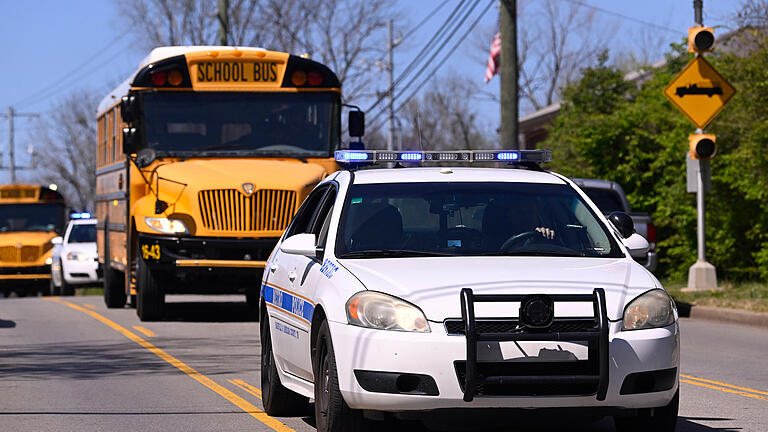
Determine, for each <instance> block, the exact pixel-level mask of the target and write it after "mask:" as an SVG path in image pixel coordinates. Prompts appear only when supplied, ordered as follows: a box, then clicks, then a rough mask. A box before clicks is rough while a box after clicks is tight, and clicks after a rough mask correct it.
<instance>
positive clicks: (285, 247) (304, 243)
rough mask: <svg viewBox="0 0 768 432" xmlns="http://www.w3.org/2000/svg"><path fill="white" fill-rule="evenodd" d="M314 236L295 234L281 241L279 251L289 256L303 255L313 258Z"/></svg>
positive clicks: (315, 254) (314, 252)
mask: <svg viewBox="0 0 768 432" xmlns="http://www.w3.org/2000/svg"><path fill="white" fill-rule="evenodd" d="M315 241H316V240H315V235H314V234H295V235H292V236H290V237H288V238H287V239H285V240H283V242H282V243H281V244H280V251H281V252H283V253H287V254H291V255H304V256H306V257H310V258H314V257H316V256H317V246H315Z"/></svg>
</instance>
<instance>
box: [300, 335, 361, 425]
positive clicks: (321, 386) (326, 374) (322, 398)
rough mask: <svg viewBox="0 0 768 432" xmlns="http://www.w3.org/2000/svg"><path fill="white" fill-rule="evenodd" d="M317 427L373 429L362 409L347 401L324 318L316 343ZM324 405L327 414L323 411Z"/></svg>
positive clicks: (314, 361)
mask: <svg viewBox="0 0 768 432" xmlns="http://www.w3.org/2000/svg"><path fill="white" fill-rule="evenodd" d="M315 348H316V349H315V353H316V356H315V358H314V359H313V364H314V372H315V374H314V375H315V427H316V428H317V432H353V431H366V430H369V429H370V426H369V421H368V420H366V419H365V418H364V417H363V412H362V411H360V410H354V409H351V408H350V407H349V405H347V403H346V402H344V398H343V397H342V395H341V391H340V390H339V373H338V369H336V356H335V353H334V351H333V342H332V341H331V331H330V329H329V327H328V322H327V321H323V323H322V324H321V325H320V331H319V332H318V335H317V342H316V344H315ZM323 408H326V414H325V415H323V412H322V411H323Z"/></svg>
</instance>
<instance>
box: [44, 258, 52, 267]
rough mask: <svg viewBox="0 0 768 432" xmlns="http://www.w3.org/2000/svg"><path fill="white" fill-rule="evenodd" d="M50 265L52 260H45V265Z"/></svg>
mask: <svg viewBox="0 0 768 432" xmlns="http://www.w3.org/2000/svg"><path fill="white" fill-rule="evenodd" d="M51 264H53V258H51V257H48V258H46V259H45V265H51Z"/></svg>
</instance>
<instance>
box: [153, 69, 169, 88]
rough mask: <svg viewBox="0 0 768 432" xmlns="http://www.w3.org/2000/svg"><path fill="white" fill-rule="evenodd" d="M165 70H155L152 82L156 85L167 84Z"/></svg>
mask: <svg viewBox="0 0 768 432" xmlns="http://www.w3.org/2000/svg"><path fill="white" fill-rule="evenodd" d="M165 78H166V76H165V71H161V70H159V71H155V72H152V84H154V85H156V86H161V85H164V84H165Z"/></svg>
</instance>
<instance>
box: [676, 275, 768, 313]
mask: <svg viewBox="0 0 768 432" xmlns="http://www.w3.org/2000/svg"><path fill="white" fill-rule="evenodd" d="M718 286H719V287H720V288H722V289H721V290H720V291H696V292H683V291H682V289H683V288H685V287H686V283H684V282H667V283H665V284H664V287H665V288H666V289H667V291H669V293H670V294H671V295H672V297H673V298H674V299H675V300H677V301H679V302H684V303H690V304H693V305H696V306H715V307H722V308H730V309H742V310H748V311H753V312H768V283H765V282H727V281H720V282H718Z"/></svg>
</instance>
